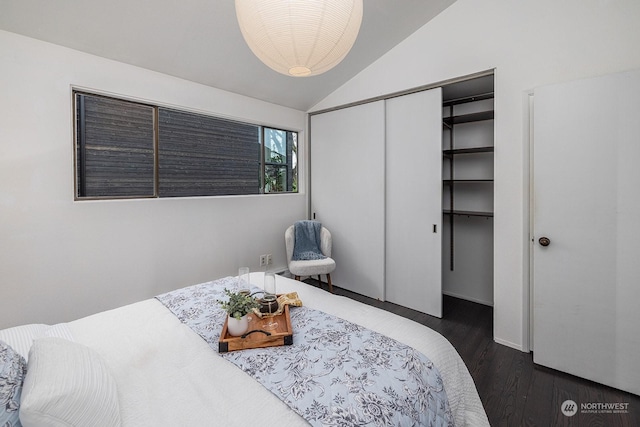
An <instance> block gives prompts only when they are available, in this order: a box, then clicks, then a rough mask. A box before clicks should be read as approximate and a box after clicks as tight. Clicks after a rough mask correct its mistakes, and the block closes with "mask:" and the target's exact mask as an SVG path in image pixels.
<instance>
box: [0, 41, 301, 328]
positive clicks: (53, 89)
mask: <svg viewBox="0 0 640 427" xmlns="http://www.w3.org/2000/svg"><path fill="white" fill-rule="evenodd" d="M0 58H2V66H1V67H0V328H5V327H9V326H13V325H17V324H21V323H34V322H43V323H55V322H62V321H68V320H72V319H74V318H78V317H80V316H84V315H88V314H90V313H94V312H96V311H100V310H104V309H108V308H113V307H116V306H119V305H122V304H126V303H130V302H134V301H137V300H140V299H144V298H149V297H152V296H154V295H156V294H158V293H161V292H165V291H168V290H171V289H175V288H178V287H182V286H186V285H191V284H195V283H199V282H203V281H206V280H212V279H214V278H217V277H221V276H224V275H235V274H237V267H238V266H241V265H248V266H250V267H251V269H252V270H254V271H255V270H258V269H259V267H258V264H259V262H258V258H259V255H260V254H263V253H272V254H273V260H274V267H278V266H279V267H282V268H284V267H285V266H286V258H285V250H284V230H285V228H286V227H287V226H288V225H290V224H291V223H293V221H295V220H297V219H301V218H303V217H306V209H307V208H306V206H307V204H306V195H305V194H304V193H301V194H297V195H265V196H247V197H209V198H180V199H149V200H121V201H84V202H74V197H73V139H72V122H73V120H72V109H71V86H72V85H77V86H81V87H85V88H90V89H94V90H99V91H104V92H107V93H113V94H121V95H123V96H126V97H134V98H139V99H143V100H149V101H152V102H157V103H160V104H164V105H171V106H176V107H178V108H187V109H192V110H196V111H202V112H208V113H212V114H217V115H224V116H227V117H233V118H237V119H242V120H246V121H250V122H254V123H258V124H269V125H274V126H276V127H281V128H285V129H291V130H299V131H303V130H305V127H306V115H305V113H304V112H301V111H296V110H292V109H288V108H283V107H279V106H276V105H273V104H268V103H265V102H262V101H258V100H255V99H251V98H247V97H243V96H238V95H235V94H231V93H228V92H224V91H220V90H216V89H212V88H210V87H205V86H201V85H197V84H194V83H191V82H188V81H184V80H180V79H176V78H173V77H170V76H166V75H162V74H158V73H154V72H151V71H148V70H143V69H140V68H136V67H132V66H129V65H125V64H122V63H118V62H114V61H110V60H106V59H102V58H98V57H95V56H91V55H87V54H84V53H81V52H77V51H73V50H69V49H66V48H62V47H59V46H55V45H52V44H48V43H43V42H40V41H36V40H34V39H29V38H25V37H22V36H18V35H15V34H12V33H8V32H2V31H0ZM304 140H306V136H305V133H304V132H303V133H302V134H301V141H304ZM303 152H304V147H301V155H300V158H304V154H303Z"/></svg>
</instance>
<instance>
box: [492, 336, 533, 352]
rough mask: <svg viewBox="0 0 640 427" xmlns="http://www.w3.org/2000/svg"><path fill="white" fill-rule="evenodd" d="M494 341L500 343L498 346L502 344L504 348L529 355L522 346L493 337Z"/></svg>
mask: <svg viewBox="0 0 640 427" xmlns="http://www.w3.org/2000/svg"><path fill="white" fill-rule="evenodd" d="M493 340H494V341H495V342H496V343H498V344H501V345H504V346H507V347H511V348H514V349H516V350H519V351H521V352H523V353H529V352H528V351H525V350H524V347H523V346H521V345H519V344H516V343H512V342H510V341H507V340H503V339H500V338H496V337H493Z"/></svg>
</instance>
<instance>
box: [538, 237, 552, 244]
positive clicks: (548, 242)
mask: <svg viewBox="0 0 640 427" xmlns="http://www.w3.org/2000/svg"><path fill="white" fill-rule="evenodd" d="M538 243H540V245H542V246H549V244H550V243H551V240H549V238H548V237H541V238H539V239H538Z"/></svg>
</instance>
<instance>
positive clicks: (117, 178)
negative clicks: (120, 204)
mask: <svg viewBox="0 0 640 427" xmlns="http://www.w3.org/2000/svg"><path fill="white" fill-rule="evenodd" d="M76 109H77V111H76V114H77V142H78V143H77V183H78V184H77V187H78V188H77V192H78V194H77V195H78V197H127V196H138V197H140V196H153V195H154V148H153V146H154V125H153V116H154V109H153V107H150V106H147V105H141V104H136V103H132V102H127V101H120V100H116V99H111V98H103V97H100V96H90V95H84V94H76Z"/></svg>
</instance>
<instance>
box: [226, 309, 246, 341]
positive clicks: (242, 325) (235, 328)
mask: <svg viewBox="0 0 640 427" xmlns="http://www.w3.org/2000/svg"><path fill="white" fill-rule="evenodd" d="M248 330H249V318H248V317H247V315H246V314H245V315H244V316H242V317H241V318H240V320H238V319H236V318H235V317H233V316H229V320H228V321H227V331H229V335H231V336H234V337H239V336H240V335H242V334H244V333H245V332H247V331H248Z"/></svg>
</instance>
